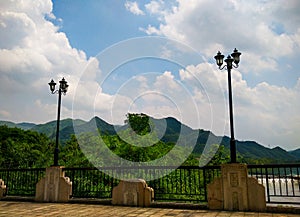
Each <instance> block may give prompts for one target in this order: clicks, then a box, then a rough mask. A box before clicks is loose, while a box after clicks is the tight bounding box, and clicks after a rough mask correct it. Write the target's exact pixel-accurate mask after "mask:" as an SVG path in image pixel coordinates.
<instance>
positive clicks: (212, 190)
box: [207, 178, 224, 210]
mask: <svg viewBox="0 0 300 217" xmlns="http://www.w3.org/2000/svg"><path fill="white" fill-rule="evenodd" d="M207 200H208V208H209V209H215V210H222V209H223V207H224V199H223V184H222V179H221V178H216V179H215V180H214V181H213V182H212V183H210V184H208V185H207Z"/></svg>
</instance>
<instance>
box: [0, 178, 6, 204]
mask: <svg viewBox="0 0 300 217" xmlns="http://www.w3.org/2000/svg"><path fill="white" fill-rule="evenodd" d="M6 190H7V189H6V185H4V181H3V180H2V179H0V200H1V199H2V198H3V197H5V195H6Z"/></svg>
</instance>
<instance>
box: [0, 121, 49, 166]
mask: <svg viewBox="0 0 300 217" xmlns="http://www.w3.org/2000/svg"><path fill="white" fill-rule="evenodd" d="M53 146H54V144H53V143H51V141H50V140H49V139H48V138H47V137H46V136H45V135H44V134H39V133H37V132H34V131H25V130H21V129H19V128H8V127H7V126H0V168H33V167H45V166H49V164H50V156H52V154H51V153H53V152H52V151H51V150H53Z"/></svg>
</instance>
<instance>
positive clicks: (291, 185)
mask: <svg viewBox="0 0 300 217" xmlns="http://www.w3.org/2000/svg"><path fill="white" fill-rule="evenodd" d="M63 170H64V172H65V174H66V176H67V177H69V178H70V180H71V181H72V183H73V185H72V194H73V195H72V196H73V197H75V198H76V197H77V198H99V199H111V198H112V189H113V187H114V186H117V185H118V183H119V180H118V179H117V178H113V177H118V176H115V174H119V175H120V174H121V175H122V177H126V178H128V179H130V178H132V177H139V178H144V179H146V180H149V181H147V184H148V186H150V187H152V188H153V189H154V192H155V194H154V195H155V198H154V199H155V200H156V201H184V202H195V203H198V202H207V185H208V184H209V183H210V182H212V181H213V179H214V178H216V177H219V176H220V175H221V168H220V166H206V167H202V168H199V167H192V166H181V167H179V168H172V167H146V168H145V167H144V168H133V167H127V168H117V167H103V168H101V170H98V169H97V168H64V169H63ZM168 170H169V171H170V170H171V172H170V173H168V175H161V177H159V178H156V176H157V174H160V173H161V174H167V172H166V171H168ZM248 173H249V176H251V177H254V178H256V179H257V180H258V182H259V183H261V184H263V185H264V186H265V189H266V201H267V203H283V204H284V203H289V204H300V164H285V165H248ZM155 174H156V175H155ZM44 175H45V169H0V178H1V179H3V180H4V182H5V184H6V186H7V188H8V192H7V195H14V196H34V195H35V188H36V183H37V182H38V181H39V180H40V179H41V178H42V177H43V176H44Z"/></svg>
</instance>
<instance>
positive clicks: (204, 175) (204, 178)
mask: <svg viewBox="0 0 300 217" xmlns="http://www.w3.org/2000/svg"><path fill="white" fill-rule="evenodd" d="M202 171H203V186H204V194H205V195H204V199H205V201H207V189H206V187H207V185H206V184H207V183H206V169H205V167H203V170H202ZM213 172H214V171H213Z"/></svg>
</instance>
